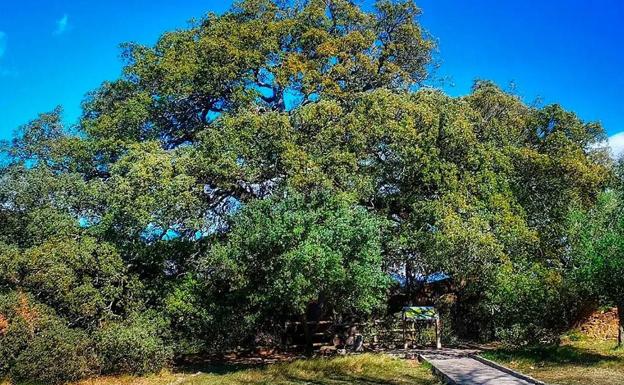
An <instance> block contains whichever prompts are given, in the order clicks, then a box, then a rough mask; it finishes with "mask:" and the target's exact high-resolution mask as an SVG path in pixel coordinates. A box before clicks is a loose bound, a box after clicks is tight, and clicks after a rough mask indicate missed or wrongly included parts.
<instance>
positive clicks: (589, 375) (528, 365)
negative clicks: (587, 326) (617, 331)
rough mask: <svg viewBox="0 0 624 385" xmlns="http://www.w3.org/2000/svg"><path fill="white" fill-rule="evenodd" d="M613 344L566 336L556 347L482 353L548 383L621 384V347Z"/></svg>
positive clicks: (623, 378) (623, 364)
mask: <svg viewBox="0 0 624 385" xmlns="http://www.w3.org/2000/svg"><path fill="white" fill-rule="evenodd" d="M614 346H615V342H614V341H604V340H595V339H588V338H584V339H581V340H579V341H571V340H569V339H568V340H564V342H563V343H562V344H561V346H557V347H536V348H528V349H522V350H505V349H498V350H495V351H491V352H488V353H487V354H485V356H486V357H487V358H490V359H492V360H494V361H497V362H500V363H502V364H504V365H506V366H509V367H510V368H513V369H517V370H519V371H521V372H523V373H525V374H528V375H530V376H532V377H535V378H537V379H539V380H542V381H544V382H546V383H549V384H560V385H586V384H591V385H622V384H624V349H618V350H616V349H614Z"/></svg>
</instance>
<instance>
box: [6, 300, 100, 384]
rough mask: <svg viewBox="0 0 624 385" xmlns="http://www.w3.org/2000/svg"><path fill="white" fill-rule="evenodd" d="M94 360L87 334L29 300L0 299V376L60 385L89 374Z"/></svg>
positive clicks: (94, 365) (95, 358)
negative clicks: (67, 324)
mask: <svg viewBox="0 0 624 385" xmlns="http://www.w3.org/2000/svg"><path fill="white" fill-rule="evenodd" d="M96 367H97V357H96V356H95V354H94V351H93V346H92V344H91V341H90V339H89V338H88V336H87V334H86V333H85V332H84V331H82V330H80V329H72V328H69V327H67V326H66V322H65V320H63V319H62V318H61V317H59V316H57V315H56V314H55V312H54V311H53V310H52V309H51V308H49V307H48V306H45V305H43V304H41V303H39V302H37V301H36V300H35V299H34V298H33V297H32V296H28V295H26V294H24V293H21V292H10V293H8V294H5V295H0V375H8V376H10V377H11V378H12V379H14V380H16V381H22V380H30V381H35V382H37V383H42V384H54V383H62V382H65V381H68V380H72V379H79V378H82V377H84V376H86V375H89V374H91V373H93V371H94V369H95V368H96Z"/></svg>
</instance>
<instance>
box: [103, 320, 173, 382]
mask: <svg viewBox="0 0 624 385" xmlns="http://www.w3.org/2000/svg"><path fill="white" fill-rule="evenodd" d="M164 330H168V327H167V325H166V323H165V322H163V321H162V320H161V319H158V318H154V317H149V316H139V317H133V318H131V319H130V320H128V321H125V322H112V323H109V324H107V325H106V326H105V327H104V328H102V329H101V330H99V331H98V332H97V333H96V335H95V340H96V343H97V350H98V353H99V357H100V360H101V362H102V366H101V369H102V372H104V373H132V374H143V373H148V372H157V371H159V370H160V369H162V368H163V367H164V366H165V365H166V364H167V362H168V361H169V360H170V358H171V355H172V352H171V349H170V348H168V347H167V346H166V345H165V341H164V339H163V334H164V333H163V331H164Z"/></svg>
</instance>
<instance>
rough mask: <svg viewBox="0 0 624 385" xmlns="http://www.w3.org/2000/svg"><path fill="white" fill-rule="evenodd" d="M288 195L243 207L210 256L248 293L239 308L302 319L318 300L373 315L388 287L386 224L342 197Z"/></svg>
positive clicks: (237, 287) (235, 285)
mask: <svg viewBox="0 0 624 385" xmlns="http://www.w3.org/2000/svg"><path fill="white" fill-rule="evenodd" d="M285 195H286V197H285V198H282V199H280V198H277V197H276V198H271V199H264V200H258V201H255V202H253V203H250V204H249V205H247V206H245V207H244V208H243V209H242V211H241V213H240V214H238V215H236V216H235V218H234V221H233V223H232V231H231V233H230V234H229V237H228V240H227V242H225V243H223V244H221V245H219V246H217V247H215V248H214V249H213V251H212V253H211V254H212V256H211V257H212V258H214V259H215V261H217V262H218V263H220V264H221V265H224V266H226V270H225V271H224V273H225V274H226V275H227V276H228V281H229V282H231V285H232V288H233V289H234V292H235V293H241V294H243V295H244V297H245V298H244V300H242V302H240V305H241V307H242V308H241V310H242V309H244V308H245V305H248V306H251V308H252V309H258V310H261V311H262V315H263V316H265V317H267V316H270V315H271V314H275V315H279V314H283V315H286V314H303V313H304V312H305V310H306V307H307V306H308V305H309V304H310V303H312V302H316V301H321V302H323V304H324V305H325V306H327V307H328V308H329V309H331V310H333V311H335V312H337V313H339V314H357V313H361V314H370V313H371V312H372V311H373V310H375V309H376V308H377V307H378V306H379V305H380V304H381V303H382V300H383V299H384V296H385V288H386V285H387V278H386V276H385V274H384V273H383V271H382V256H381V239H380V234H381V231H382V226H383V222H382V221H380V220H379V219H378V218H376V217H375V216H374V215H371V214H369V213H368V212H367V211H366V210H365V209H364V208H362V207H357V206H356V205H354V204H353V203H351V202H349V200H348V199H346V198H343V197H334V196H331V195H327V194H324V193H316V194H313V195H312V196H310V197H305V196H303V195H300V194H297V193H293V192H290V191H289V192H286V193H285ZM256 311H257V310H256ZM241 315H243V314H241Z"/></svg>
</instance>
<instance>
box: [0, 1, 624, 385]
mask: <svg viewBox="0 0 624 385" xmlns="http://www.w3.org/2000/svg"><path fill="white" fill-rule="evenodd" d="M419 14H420V10H419V9H418V8H417V7H416V6H415V4H414V3H413V2H412V1H411V0H405V1H403V0H401V1H385V0H381V1H378V2H376V4H375V7H374V8H373V9H372V10H371V11H370V12H367V11H364V10H363V9H361V8H360V7H358V6H357V5H355V4H353V2H351V1H346V0H335V1H322V0H311V1H306V2H303V3H301V4H299V3H297V4H295V3H294V2H293V3H291V2H277V1H270V0H244V1H242V2H239V3H236V4H235V5H234V6H233V7H232V9H231V10H230V11H228V12H226V13H224V14H223V15H214V14H208V15H207V16H205V17H204V18H202V19H200V20H196V21H193V22H192V23H191V25H190V27H189V28H187V29H182V30H177V31H173V32H167V33H165V34H163V35H162V36H161V37H160V39H159V40H158V41H157V43H156V44H155V45H154V46H142V45H138V44H132V43H129V44H126V45H124V51H123V57H124V60H125V66H124V71H123V75H122V76H121V78H120V79H117V80H115V81H112V82H106V83H104V84H103V85H102V86H101V87H99V88H98V89H97V90H94V91H93V92H92V93H90V94H89V95H88V97H87V98H86V99H85V101H84V104H83V115H82V117H81V120H80V122H79V124H78V125H77V127H75V128H74V129H72V130H69V129H67V128H65V127H63V125H62V119H61V110H60V109H56V110H54V111H52V112H50V113H46V114H41V115H40V116H39V117H38V118H37V119H35V120H33V121H32V122H31V123H29V124H26V125H25V126H23V127H21V128H20V129H19V130H18V135H17V136H16V137H15V139H13V140H12V141H10V142H8V143H3V144H2V145H1V146H0V150H1V151H2V152H6V153H8V155H9V162H8V164H7V165H6V166H4V167H3V168H1V169H0V298H3V301H5V300H6V298H14V297H15V298H17V297H16V296H20V295H23V296H24V298H28V301H31V300H32V301H31V302H32V303H33V305H32V306H35V307H36V308H37V309H39V310H37V312H36V313H37V314H46V316H45V317H43V316H42V318H37V320H39V321H41V322H44V320H49V323H50V325H52V324H53V325H54V326H50V327H49V328H48V327H43V326H41V327H39V326H37V328H36V330H35V329H33V331H31V329H29V328H30V326H29V325H30V324H29V323H28V322H30V321H28V322H27V321H25V320H24V317H22V316H21V315H19V314H20V313H19V312H18V311H17V310H15V309H19V306H17V307H16V306H13V307H11V306H8V305H6V306H5V305H2V304H1V303H0V305H2V306H5V307H2V306H0V358H2V359H3V360H2V362H0V368H1V369H0V370H1V371H2V372H3V373H7V372H10V371H11V370H13V368H15V367H16V365H17V363H18V361H19V365H20V369H15V370H17V372H16V373H17V375H18V376H21V377H24V378H25V377H28V376H29V375H28V373H29V372H31V373H33V374H32V376H33V377H32V378H35V377H36V378H39V379H42V378H44V377H45V376H46V375H47V374H45V373H44V372H43V371H42V370H43V368H44V366H45V365H52V361H41V362H43V363H42V364H41V366H28V365H30V364H28V365H27V362H26V361H27V359H26V358H23V359H21V361H20V360H18V359H19V357H20V355H21V354H22V353H23V352H27V353H24V354H26V355H25V356H24V357H29V359H32V360H34V359H35V358H37V357H40V356H41V355H43V354H44V353H43V352H44V351H46V350H47V349H49V348H51V346H52V345H49V344H48V342H47V341H43V340H41V339H40V337H39V334H40V333H44V331H45V333H48V334H46V335H47V336H48V337H49V338H50V340H52V341H56V339H58V337H56V335H57V334H58V333H61V332H62V331H66V332H67V333H68V335H70V336H71V339H72V341H74V342H75V344H74V346H75V349H76V350H71V349H70V346H69V345H67V344H62V343H59V346H62V349H61V350H59V352H61V353H62V354H66V355H68V356H72V355H73V356H76V357H78V356H80V357H83V356H84V357H86V358H84V360H90V358H88V357H90V356H89V354H91V353H87V352H86V351H87V350H88V349H87V347H91V346H92V347H93V351H94V352H95V354H96V355H99V356H100V357H99V359H100V360H101V362H100V363H97V365H95V364H94V365H95V366H98V365H101V370H103V371H105V372H115V371H125V372H146V371H153V370H157V369H158V368H160V367H161V366H162V365H164V364H166V363H167V361H168V359H169V358H170V357H171V355H172V354H178V355H179V354H183V353H189V352H200V351H202V350H223V349H227V348H232V347H235V346H239V345H240V344H243V345H245V344H247V345H249V344H250V343H251V341H253V338H254V337H255V336H256V335H257V334H259V333H263V332H265V331H268V332H269V333H275V332H276V331H277V332H278V331H279V326H280V325H282V323H281V322H282V321H284V320H289V319H292V318H294V317H305V316H306V313H307V312H306V311H307V310H308V309H309V308H311V305H312V304H315V305H317V307H318V308H319V309H321V312H322V313H323V315H325V316H328V317H334V318H335V319H340V318H343V319H344V318H348V317H353V318H357V317H369V316H370V315H371V314H375V312H377V311H381V310H382V309H383V308H384V304H385V299H386V297H387V294H388V287H389V284H390V282H389V278H388V277H389V276H390V274H392V275H393V276H398V277H400V278H401V280H402V281H404V282H405V285H404V286H402V287H398V286H400V285H395V286H397V288H396V289H397V291H399V292H400V293H399V294H401V295H402V297H401V298H405V299H406V301H410V300H414V298H415V297H416V295H417V294H418V293H417V292H418V290H419V289H421V288H422V287H421V284H422V277H425V276H429V275H431V274H435V273H441V272H442V273H445V274H447V275H448V276H450V277H451V280H450V282H449V285H448V287H449V290H450V291H452V295H451V296H449V298H451V297H452V298H454V301H448V303H447V304H445V314H448V317H449V319H450V320H451V322H450V323H451V324H450V325H447V326H449V327H448V328H447V330H451V331H453V332H455V333H456V334H457V335H459V336H464V337H483V336H487V337H493V336H498V337H505V338H507V337H506V336H513V338H510V339H513V340H516V341H522V342H526V341H528V340H529V339H536V338H542V336H546V335H548V334H550V333H552V331H553V330H557V329H558V328H560V327H562V325H564V324H565V323H566V322H567V321H568V320H569V319H570V318H571V316H570V313H571V312H572V311H571V310H570V309H569V308H570V307H571V306H576V304H574V302H575V301H576V302H580V301H581V299H582V298H585V297H586V296H590V295H591V294H594V295H597V294H600V295H602V296H604V297H607V296H610V295H611V294H613V295H614V297H610V298H611V299H612V300H615V299H616V297H617V298H621V297H622V295H623V294H622V293H624V286H622V287H621V288H620V287H619V286H613V287H614V289H613V290H611V291H608V290H607V289H606V288H607V285H608V284H612V285H618V284H617V282H620V280H618V279H619V277H621V276H622V272H623V271H624V268H623V267H622V266H624V264H622V263H621V260H622V259H621V258H619V257H617V258H614V257H612V255H617V256H619V254H621V252H620V249H621V247H620V246H621V245H620V243H621V242H620V241H621V239H623V238H621V234H620V232H621V231H620V230H621V229H620V227H622V226H620V225H619V222H620V219H621V218H620V214H619V208H618V209H617V210H616V209H614V208H613V207H619V206H620V205H619V203H618V204H615V205H613V204H606V203H605V202H606V201H605V199H606V198H604V197H603V198H601V199H600V200H599V205H598V206H597V208H595V209H594V211H589V214H587V212H588V211H587V210H591V209H592V207H593V206H594V204H595V202H596V198H597V197H598V195H599V194H600V192H601V191H603V190H604V189H605V187H606V186H607V185H608V183H609V182H610V181H611V176H612V175H611V171H612V170H611V166H612V165H611V163H610V161H609V160H608V158H607V157H606V155H605V151H604V149H602V148H600V146H599V143H601V141H603V140H604V138H605V135H604V132H603V131H602V128H601V127H600V125H598V124H595V123H587V122H583V121H581V120H580V119H579V118H578V117H576V116H575V115H574V114H573V113H571V112H569V111H565V110H564V109H563V108H562V107H560V106H558V105H550V106H545V107H535V106H529V105H527V104H525V103H524V102H523V101H522V100H521V99H520V98H519V97H517V96H515V95H512V94H509V93H506V92H504V91H502V90H501V89H500V88H498V87H497V86H496V85H494V84H492V83H490V82H486V81H479V82H477V83H476V84H475V86H474V89H473V91H472V92H471V93H470V94H468V95H466V96H463V97H450V96H448V95H445V94H444V93H442V92H441V91H439V90H434V89H431V88H426V87H420V86H421V85H422V82H423V81H424V80H426V79H427V76H428V75H427V73H428V69H429V67H430V65H431V64H432V50H433V49H434V43H433V40H432V39H430V38H429V36H428V35H427V33H426V32H425V31H423V29H422V27H421V26H420V25H419V23H418V19H417V18H418V16H419ZM615 174H616V175H617V174H618V172H617V170H616V173H615ZM619 183H620V184H621V181H620V182H619ZM618 194H619V193H618ZM616 195H617V194H616ZM617 199H619V195H618V198H617ZM572 206H573V207H575V208H578V212H579V213H578V218H577V219H578V221H577V222H579V223H582V222H584V221H586V222H588V223H589V225H588V226H578V225H571V223H570V221H568V215H569V209H570V207H572ZM599 213H603V214H599ZM614 223H615V224H617V226H612V224H614ZM571 226H572V227H571ZM571 229H572V230H573V231H571ZM572 250H574V251H572ZM618 253H619V254H618ZM612 272H615V273H612ZM614 274H615V275H614ZM570 277H576V278H578V279H576V280H575V281H574V282H578V283H581V282H588V283H587V284H585V283H583V284H582V285H573V284H570V281H572V280H571V279H570ZM579 277H591V278H588V279H584V278H583V279H581V278H579ZM620 286H621V285H620ZM34 298H36V301H34ZM6 301H9V300H6ZM10 301H13V302H14V303H17V302H15V301H16V300H14V299H12V300H10ZM10 301H9V302H10ZM7 303H8V302H7ZM29 303H30V302H29ZM29 306H30V305H29ZM143 313H144V314H153V313H156V314H159V315H160V316H159V317H156V318H155V317H152V316H145V317H138V316H136V314H143ZM2 317H3V318H2ZM161 318H162V319H161ZM3 319H4V321H6V322H8V326H3V323H2V322H3ZM7 320H8V321H7ZM39 321H37V322H39ZM47 322H48V321H45V322H44V323H45V324H46V325H47ZM42 325H43V324H42ZM224 325H226V326H224ZM63 328H65V329H63ZM48 329H49V330H48ZM85 336H91V337H92V338H93V341H92V342H88V341H87V339H88V338H87V337H85ZM55 338H56V339H55ZM165 344H167V345H165ZM6 346H11V347H10V348H7V347H6ZM165 346H173V350H175V351H174V352H171V351H170V349H169V348H165ZM89 349H90V348H89ZM61 353H58V354H61ZM83 353H84V354H83ZM58 354H57V353H54V354H50V360H55V359H58ZM84 360H83V359H80V358H77V359H76V367H72V368H69V367H64V366H62V365H58V366H57V367H55V368H53V369H54V370H59V372H52V371H51V372H50V373H51V374H50V377H49V379H50V381H52V380H53V379H52V377H55V376H56V377H57V378H58V377H60V376H62V375H64V374H61V372H60V371H62V370H67V372H65V374H66V375H67V376H69V377H71V376H74V377H77V376H79V375H83V374H86V373H88V370H87V369H84V368H85V365H83V361H84ZM89 362H91V361H89ZM94 362H95V361H94ZM32 365H36V364H32ZM89 365H91V364H89ZM89 365H87V366H89ZM98 367H99V366H98ZM64 368H65V369H64ZM83 369H84V370H83ZM70 372H71V373H70ZM54 373H56V374H54Z"/></svg>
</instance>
